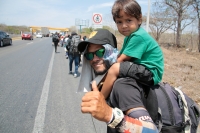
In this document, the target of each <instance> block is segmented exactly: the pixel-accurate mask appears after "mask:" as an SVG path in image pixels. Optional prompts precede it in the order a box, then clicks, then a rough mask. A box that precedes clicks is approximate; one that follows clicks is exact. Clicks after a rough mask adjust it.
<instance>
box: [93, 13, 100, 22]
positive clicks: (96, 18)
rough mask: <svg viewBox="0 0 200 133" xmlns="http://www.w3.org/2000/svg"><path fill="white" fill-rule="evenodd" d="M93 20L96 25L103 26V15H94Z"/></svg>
mask: <svg viewBox="0 0 200 133" xmlns="http://www.w3.org/2000/svg"><path fill="white" fill-rule="evenodd" d="M92 20H93V22H94V24H102V20H103V17H102V14H100V13H93V17H92Z"/></svg>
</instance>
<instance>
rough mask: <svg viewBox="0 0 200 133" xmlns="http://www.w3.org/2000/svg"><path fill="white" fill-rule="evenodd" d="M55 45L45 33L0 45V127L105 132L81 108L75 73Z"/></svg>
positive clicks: (22, 132)
mask: <svg viewBox="0 0 200 133" xmlns="http://www.w3.org/2000/svg"><path fill="white" fill-rule="evenodd" d="M57 51H58V52H57V53H55V52H54V46H52V42H51V38H49V37H46V38H34V40H32V41H31V40H21V38H20V37H19V38H15V39H13V45H12V46H5V47H0V75H1V76H0V133H105V132H106V125H105V123H103V122H99V121H97V120H95V119H92V117H91V115H89V114H82V113H81V109H80V104H81V98H82V96H83V94H84V93H76V90H77V86H78V82H79V79H80V77H77V78H74V77H73V75H69V74H68V70H69V67H68V59H66V58H65V51H64V48H63V47H58V50H57ZM73 68H74V66H73ZM79 72H81V67H79Z"/></svg>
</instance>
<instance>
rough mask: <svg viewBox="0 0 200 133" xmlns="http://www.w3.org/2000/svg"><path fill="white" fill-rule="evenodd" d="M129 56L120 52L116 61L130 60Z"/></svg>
mask: <svg viewBox="0 0 200 133" xmlns="http://www.w3.org/2000/svg"><path fill="white" fill-rule="evenodd" d="M130 59H131V57H130V56H127V55H125V54H121V55H119V57H118V58H117V62H123V61H130Z"/></svg>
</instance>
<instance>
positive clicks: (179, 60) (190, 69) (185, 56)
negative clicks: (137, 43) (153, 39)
mask: <svg viewBox="0 0 200 133" xmlns="http://www.w3.org/2000/svg"><path fill="white" fill-rule="evenodd" d="M162 50H163V53H164V60H165V71H164V76H163V81H164V82H168V83H170V84H171V85H173V86H175V87H178V86H181V87H182V90H183V92H185V93H186V94H187V95H188V96H190V97H191V98H192V99H193V100H194V101H196V102H197V103H199V104H200V53H192V52H187V51H186V50H185V49H178V50H175V49H173V48H170V49H166V48H164V47H162Z"/></svg>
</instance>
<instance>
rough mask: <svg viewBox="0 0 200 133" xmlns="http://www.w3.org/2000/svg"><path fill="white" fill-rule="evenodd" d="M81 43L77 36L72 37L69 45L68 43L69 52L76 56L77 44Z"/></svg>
mask: <svg viewBox="0 0 200 133" xmlns="http://www.w3.org/2000/svg"><path fill="white" fill-rule="evenodd" d="M80 41H81V38H80V36H79V35H74V36H73V37H72V39H71V43H70V46H69V47H70V48H69V51H70V52H71V53H73V54H77V53H79V51H78V44H79V42H80Z"/></svg>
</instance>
